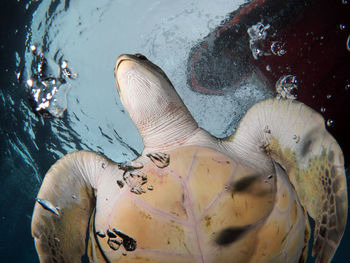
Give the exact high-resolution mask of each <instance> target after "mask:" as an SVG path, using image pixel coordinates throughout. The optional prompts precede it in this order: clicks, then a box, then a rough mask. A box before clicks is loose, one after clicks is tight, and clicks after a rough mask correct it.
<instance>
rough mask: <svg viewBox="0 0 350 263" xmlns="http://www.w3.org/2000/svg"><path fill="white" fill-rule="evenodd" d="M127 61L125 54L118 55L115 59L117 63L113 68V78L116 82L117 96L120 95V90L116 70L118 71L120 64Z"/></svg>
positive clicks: (127, 56)
mask: <svg viewBox="0 0 350 263" xmlns="http://www.w3.org/2000/svg"><path fill="white" fill-rule="evenodd" d="M127 59H130V57H129V55H126V54H122V55H120V56H119V57H118V59H117V63H116V64H115V67H114V78H115V80H116V82H117V89H118V93H119V95H121V90H120V84H119V80H118V70H119V66H120V64H121V63H122V62H123V61H125V60H127ZM119 75H120V74H119Z"/></svg>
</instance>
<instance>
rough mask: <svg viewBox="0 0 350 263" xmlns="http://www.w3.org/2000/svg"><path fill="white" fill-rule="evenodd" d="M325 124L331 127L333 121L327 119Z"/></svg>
mask: <svg viewBox="0 0 350 263" xmlns="http://www.w3.org/2000/svg"><path fill="white" fill-rule="evenodd" d="M326 124H327V126H328V127H332V126H333V124H334V121H333V120H332V119H328V120H327V122H326Z"/></svg>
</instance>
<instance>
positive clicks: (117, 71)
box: [114, 53, 148, 95]
mask: <svg viewBox="0 0 350 263" xmlns="http://www.w3.org/2000/svg"><path fill="white" fill-rule="evenodd" d="M144 61H148V60H147V58H146V57H145V56H144V55H142V54H139V53H136V54H135V55H129V54H122V55H120V56H119V57H118V59H117V63H116V65H115V68H114V77H115V79H116V82H117V88H118V92H119V95H121V87H120V83H119V79H120V78H122V77H125V73H126V72H127V71H129V70H130V69H132V67H134V66H135V64H137V63H140V62H141V63H142V62H144ZM123 62H129V63H123ZM122 63H123V66H122V67H120V65H121V64H122Z"/></svg>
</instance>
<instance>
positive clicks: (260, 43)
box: [247, 22, 287, 59]
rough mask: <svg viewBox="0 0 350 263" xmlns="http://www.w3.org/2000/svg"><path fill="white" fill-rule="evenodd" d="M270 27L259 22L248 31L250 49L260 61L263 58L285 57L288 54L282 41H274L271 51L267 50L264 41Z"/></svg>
mask: <svg viewBox="0 0 350 263" xmlns="http://www.w3.org/2000/svg"><path fill="white" fill-rule="evenodd" d="M270 27H271V26H270V25H269V24H267V25H266V26H265V25H264V24H263V23H261V22H258V23H257V24H255V25H252V26H251V27H249V28H248V29H247V33H248V35H249V48H250V50H251V51H252V54H253V57H254V59H258V58H259V57H261V56H270V55H275V56H283V55H285V54H286V53H287V51H286V49H285V43H283V42H282V41H273V42H272V43H271V45H270V47H269V50H268V51H267V50H264V49H265V43H264V40H265V39H266V37H267V31H268V30H269V29H270Z"/></svg>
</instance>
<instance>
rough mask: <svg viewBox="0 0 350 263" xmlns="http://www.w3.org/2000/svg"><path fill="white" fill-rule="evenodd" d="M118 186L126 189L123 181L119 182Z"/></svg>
mask: <svg viewBox="0 0 350 263" xmlns="http://www.w3.org/2000/svg"><path fill="white" fill-rule="evenodd" d="M117 184H118V186H119V187H120V188H123V187H124V182H123V181H121V180H117Z"/></svg>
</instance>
